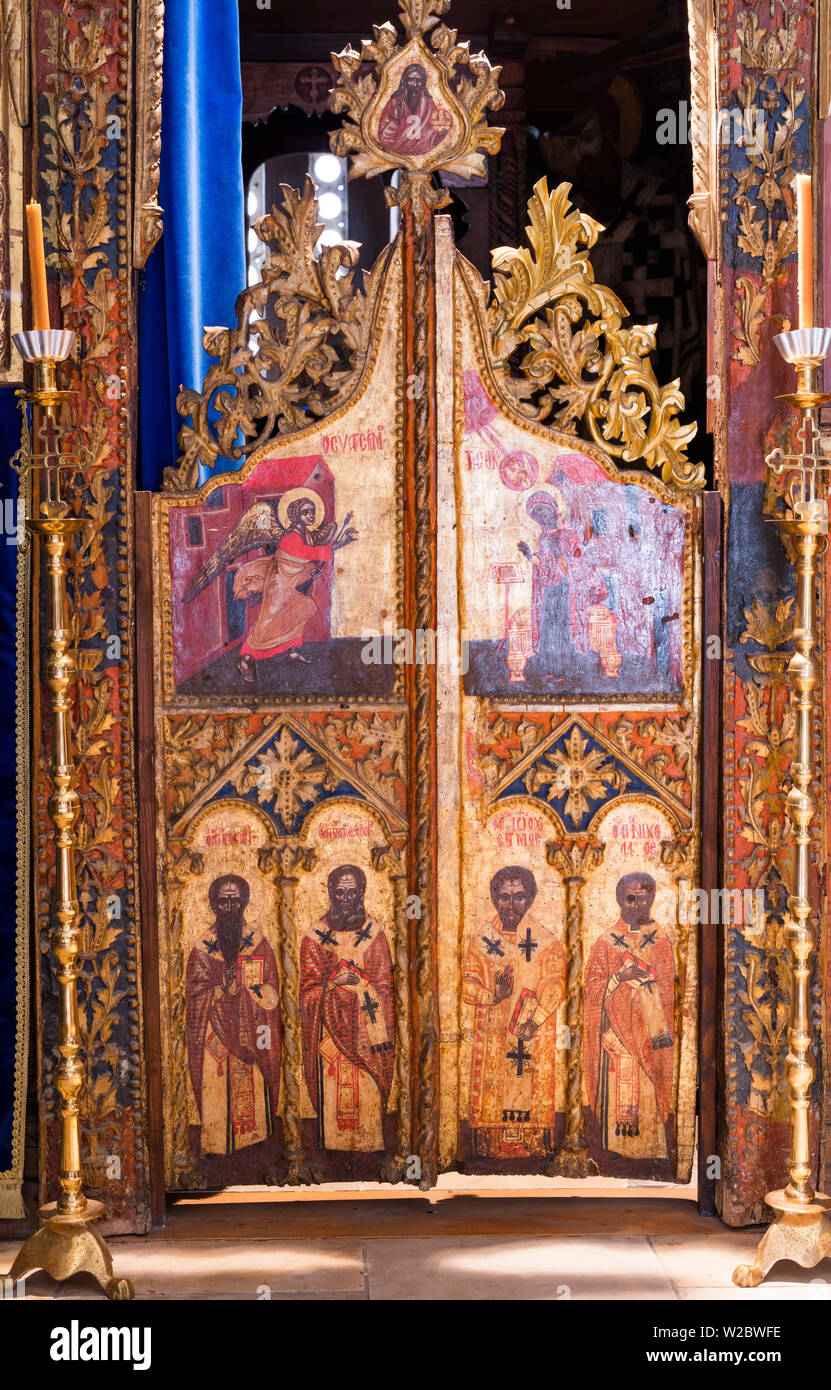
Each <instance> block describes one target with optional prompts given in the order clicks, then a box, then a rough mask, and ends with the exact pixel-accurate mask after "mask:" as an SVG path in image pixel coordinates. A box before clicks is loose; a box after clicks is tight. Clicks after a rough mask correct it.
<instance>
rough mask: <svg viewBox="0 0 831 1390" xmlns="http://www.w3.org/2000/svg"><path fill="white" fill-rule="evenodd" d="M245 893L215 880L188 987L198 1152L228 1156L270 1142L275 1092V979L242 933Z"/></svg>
mask: <svg viewBox="0 0 831 1390" xmlns="http://www.w3.org/2000/svg"><path fill="white" fill-rule="evenodd" d="M249 897H250V888H249V886H248V883H247V881H246V880H245V879H244V878H240V877H239V875H237V874H224V875H223V876H222V877H221V878H217V879H214V881H213V883H212V884H211V886H210V888H209V889H208V901H209V903H210V906H211V910H212V912H213V913H214V922H213V925H212V927H211V928H210V929H209V935H208V936H207V937H206V938H205V940H204V941H203V942H202V943H201V944H200V945H199V946H194V948H193V950H192V951H191V953H190V956H189V958H188V967H187V977H186V982H185V1027H186V1034H187V1043H188V1067H189V1070H190V1079H191V1084H192V1085H193V1094H194V1096H195V1098H196V1107H197V1110H198V1111H199V1119H200V1123H201V1126H202V1130H201V1149H202V1153H203V1154H209V1153H210V1154H231V1153H235V1152H236V1151H237V1150H238V1149H241V1148H245V1147H246V1146H247V1145H249V1144H258V1143H260V1142H261V1141H262V1140H264V1139H267V1138H268V1137H269V1135H270V1134H271V1133H272V1131H273V1128H274V1120H275V1117H276V1115H277V1102H278V1099H279V1094H280V1052H281V1038H280V1010H279V1007H278V1006H279V998H280V994H279V981H278V977H277V962H276V961H275V959H274V952H273V951H272V949H271V947H270V945H269V944H268V942H267V941H266V940H265V938H264V937H263V936H259V937H258V936H256V934H255V932H254V930H247V927H248V924H247V922H246V920H245V909H246V907H247V906H248V900H249Z"/></svg>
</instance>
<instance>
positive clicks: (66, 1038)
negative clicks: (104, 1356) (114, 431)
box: [7, 329, 133, 1298]
mask: <svg viewBox="0 0 831 1390" xmlns="http://www.w3.org/2000/svg"><path fill="white" fill-rule="evenodd" d="M74 338H75V335H74V334H73V333H69V332H65V331H61V330H57V329H48V330H43V329H41V330H36V331H32V332H30V333H19V334H17V335H16V336H15V338H14V342H15V345H16V346H17V348H18V351H19V352H20V354H21V356H22V357H23V359H24V361H26V362H29V363H31V365H32V367H33V371H34V378H35V382H34V387H33V389H32V390H31V391H28V392H25V391H24V392H20V393H19V394H20V396H21V405H22V409H23V429H22V442H21V448H20V451H19V453H18V454H17V456H16V458H15V459H14V460H13V463H14V466H15V467H16V468H17V469H18V471H19V472H20V473H21V475H26V474H29V473H32V474H35V475H37V474H38V473H40V474H42V475H44V476H45V479H46V489H45V493H46V495H45V497H43V498H42V499H41V500H40V501H39V511H40V516H38V517H37V518H36V519H32V518H28V519H27V522H26V528H27V530H28V531H29V532H30V533H32V534H34V535H36V536H38V537H39V538H40V543H41V545H42V546H43V548H44V550H45V552H46V576H47V595H46V600H47V604H46V612H47V618H46V629H47V631H46V641H47V647H48V653H49V654H48V659H47V663H46V681H47V684H48V686H49V689H50V690H51V692H52V750H51V752H52V757H51V765H50V773H51V778H52V795H51V797H50V798H49V814H50V816H51V818H52V822H53V825H54V827H55V830H54V839H55V915H56V917H57V926H56V927H55V930H54V932H53V934H52V949H53V950H54V952H55V956H56V958H57V962H58V983H59V985H60V1021H59V1033H58V1049H59V1051H60V1054H61V1060H60V1063H59V1064H58V1068H57V1071H56V1073H55V1084H56V1086H57V1088H58V1091H59V1093H60V1097H61V1167H60V1195H59V1196H58V1200H57V1202H49V1203H47V1205H46V1206H44V1207H41V1209H40V1217H41V1220H42V1222H43V1225H42V1226H40V1227H39V1228H38V1230H37V1231H36V1232H35V1233H34V1235H32V1236H30V1237H29V1239H28V1240H27V1241H26V1243H25V1244H24V1245H23V1247H22V1249H21V1250H20V1251H19V1253H18V1255H17V1258H16V1259H15V1261H14V1264H13V1265H12V1267H11V1269H10V1270H9V1273H8V1275H7V1278H8V1279H10V1280H12V1281H16V1280H18V1279H22V1278H24V1277H25V1276H26V1275H27V1274H30V1273H32V1272H33V1271H34V1270H36V1269H43V1270H45V1271H46V1273H47V1274H51V1276H52V1278H53V1279H57V1280H60V1281H63V1280H65V1279H68V1278H69V1276H70V1275H71V1274H78V1273H87V1274H92V1275H94V1276H95V1278H96V1279H97V1280H98V1282H99V1284H100V1285H101V1287H102V1288H103V1289H104V1292H105V1293H106V1294H107V1295H108V1296H109V1297H110V1298H132V1297H133V1288H132V1285H131V1284H130V1282H129V1280H127V1279H116V1278H115V1276H114V1274H113V1262H112V1256H111V1255H110V1252H109V1250H108V1249H107V1247H106V1245H105V1243H104V1241H103V1240H102V1238H101V1237H100V1236H99V1235H98V1233H97V1231H94V1230H92V1229H91V1228H90V1226H89V1222H91V1221H96V1220H97V1219H98V1218H99V1217H100V1216H103V1215H104V1203H103V1202H96V1201H92V1200H90V1199H89V1198H87V1197H85V1196H84V1193H83V1180H82V1176H81V1135H80V1111H79V1100H80V1094H81V1090H82V1087H83V1084H84V1070H83V1067H82V1065H81V1063H80V1061H79V1059H78V1053H79V1051H80V1048H81V1037H80V1026H79V1020H78V949H79V935H80V932H79V927H78V900H77V897H76V889H75V823H76V821H77V819H78V806H79V803H78V793H77V792H76V790H75V765H74V759H73V755H72V746H71V722H70V698H71V689H72V682H73V679H74V677H75V661H74V658H73V655H72V633H71V629H70V623H69V614H68V604H67V595H66V573H67V564H66V550H67V545H68V542H69V538H70V536H72V535H74V534H75V533H76V532H78V531H80V530H81V527H82V526H83V524H84V523H83V521H81V520H80V519H79V518H78V517H72V516H69V515H68V512H69V507H68V504H67V503H66V501H65V500H64V499H63V495H62V477H63V476H65V475H66V474H67V473H71V474H74V473H77V472H78V471H79V461H80V455H79V454H67V453H65V452H63V450H62V448H61V444H62V442H63V429H62V424H61V421H60V419H59V412H60V409H61V407H62V405H63V403H64V402H67V401H70V400H71V398H72V393H71V392H66V391H59V390H58V389H57V385H56V373H57V363H58V362H61V361H64V360H65V359H66V358H67V357H68V356H69V354H70V352H71V351H72V346H73V343H74ZM29 409H31V412H32V421H33V427H32V429H31V431H30V428H29V423H28V412H29ZM33 495H34V496H38V492H37V491H35V492H34V493H33Z"/></svg>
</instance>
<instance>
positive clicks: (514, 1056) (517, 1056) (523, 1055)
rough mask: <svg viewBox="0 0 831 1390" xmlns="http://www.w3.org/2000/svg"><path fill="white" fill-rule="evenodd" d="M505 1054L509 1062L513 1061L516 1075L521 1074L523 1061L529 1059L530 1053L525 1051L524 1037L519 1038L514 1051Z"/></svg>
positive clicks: (523, 1066) (523, 1065)
mask: <svg viewBox="0 0 831 1390" xmlns="http://www.w3.org/2000/svg"><path fill="white" fill-rule="evenodd" d="M506 1056H507V1059H508V1061H509V1062H513V1064H514V1069H515V1070H516V1074H517V1076H522V1073H523V1071H524V1068H525V1063H526V1062H530V1060H531V1053H530V1052H526V1051H525V1042H524V1039H522V1038H520V1040H519V1042H518V1043H517V1045H516V1048H515V1049H514V1051H513V1052H508V1053H507V1054H506Z"/></svg>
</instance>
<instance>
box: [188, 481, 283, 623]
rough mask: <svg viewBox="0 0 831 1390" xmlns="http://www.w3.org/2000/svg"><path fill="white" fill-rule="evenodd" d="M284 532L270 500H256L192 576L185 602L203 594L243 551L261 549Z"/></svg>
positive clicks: (273, 543)
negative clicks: (270, 504)
mask: <svg viewBox="0 0 831 1390" xmlns="http://www.w3.org/2000/svg"><path fill="white" fill-rule="evenodd" d="M284 534H285V532H284V530H283V528H282V526H281V525H280V523H279V521H278V520H277V518H276V516H275V515H274V512H273V511H272V509H271V507H270V506H269V504H268V503H267V502H256V503H255V504H254V506H253V507H249V508H248V511H247V512H244V513H243V515H242V516H241V517H240V519H239V521H238V522H237V524H236V526H235V527H234V529H233V530H232V531H229V532H228V535H227V536H226V537H225V539H224V541H223V542H222V544H221V545H218V546H217V548H216V550H215V551H214V553H213V555H212V556H211V557H210V559H209V560H206V561H205V563H204V565H203V566H202V568H201V569H200V570H199V572H198V574H196V575H195V576H194V578H193V579H192V580H191V582H190V584H189V585H188V587H187V589H186V590H185V603H192V602H193V600H194V599H195V598H196V595H197V594H201V592H202V590H203V589H206V588H207V587H208V585H209V584H210V583H212V581H213V580H214V579H216V577H217V575H218V574H221V573H222V571H223V570H226V569H227V568H228V566H229V565H230V564H231V563H232V562H233V561H234V560H236V559H237V557H238V556H239V555H244V554H245V553H246V551H248V550H258V549H259V548H260V547H261V546H264V545H276V544H277V543H278V542H279V540H280V539H281V537H282V536H283V535H284Z"/></svg>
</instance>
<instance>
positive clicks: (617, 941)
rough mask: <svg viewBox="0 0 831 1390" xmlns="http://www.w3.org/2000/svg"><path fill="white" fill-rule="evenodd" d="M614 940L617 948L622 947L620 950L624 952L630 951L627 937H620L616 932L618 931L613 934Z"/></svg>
mask: <svg viewBox="0 0 831 1390" xmlns="http://www.w3.org/2000/svg"><path fill="white" fill-rule="evenodd" d="M612 940H613V941H614V943H615V945H616V946H619V947H620V949H621V950H622V951H628V950H629V942H628V941H627V940H626V937H625V936H618V934H617V932H616V931H613V932H612Z"/></svg>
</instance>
